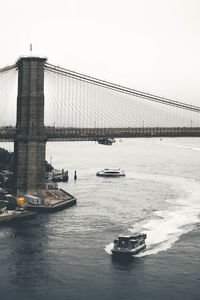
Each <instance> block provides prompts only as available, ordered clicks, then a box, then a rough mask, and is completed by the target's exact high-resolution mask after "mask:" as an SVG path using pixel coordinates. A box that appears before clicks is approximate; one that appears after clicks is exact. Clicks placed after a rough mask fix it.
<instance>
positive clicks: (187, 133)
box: [0, 127, 200, 142]
mask: <svg viewBox="0 0 200 300" xmlns="http://www.w3.org/2000/svg"><path fill="white" fill-rule="evenodd" d="M15 135H16V128H15V127H1V128H0V141H1V142H13V141H14V139H15ZM45 136H46V140H47V141H96V140H97V139H98V138H102V137H107V138H109V137H110V138H133V137H199V136H200V127H146V128H145V127H137V128H59V127H45Z"/></svg>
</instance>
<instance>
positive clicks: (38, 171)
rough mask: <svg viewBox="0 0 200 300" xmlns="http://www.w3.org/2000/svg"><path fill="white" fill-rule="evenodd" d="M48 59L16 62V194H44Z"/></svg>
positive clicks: (24, 58)
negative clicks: (45, 71) (46, 68)
mask: <svg viewBox="0 0 200 300" xmlns="http://www.w3.org/2000/svg"><path fill="white" fill-rule="evenodd" d="M45 61H46V58H39V57H22V58H20V59H19V60H18V61H17V67H18V96H17V124H16V136H15V141H14V155H15V171H14V182H15V186H14V193H15V194H16V195H19V196H21V195H24V194H32V195H39V196H42V195H44V193H45V150H46V138H45V134H44V64H45Z"/></svg>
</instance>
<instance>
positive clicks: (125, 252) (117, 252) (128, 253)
mask: <svg viewBox="0 0 200 300" xmlns="http://www.w3.org/2000/svg"><path fill="white" fill-rule="evenodd" d="M145 249H146V244H144V245H142V246H140V247H138V248H137V249H134V251H133V250H129V249H122V248H121V249H114V248H113V249H112V250H111V251H112V254H113V256H115V257H132V256H135V255H136V254H138V253H140V252H142V251H144V250H145Z"/></svg>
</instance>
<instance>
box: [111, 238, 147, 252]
mask: <svg viewBox="0 0 200 300" xmlns="http://www.w3.org/2000/svg"><path fill="white" fill-rule="evenodd" d="M146 238H147V235H146V234H145V233H135V234H134V235H126V236H125V235H120V236H118V238H117V239H115V240H114V246H113V249H112V250H111V251H112V254H113V255H114V256H121V257H122V256H123V257H131V256H134V255H136V254H138V253H139V252H141V251H143V250H144V249H145V248H146V244H145V239H146Z"/></svg>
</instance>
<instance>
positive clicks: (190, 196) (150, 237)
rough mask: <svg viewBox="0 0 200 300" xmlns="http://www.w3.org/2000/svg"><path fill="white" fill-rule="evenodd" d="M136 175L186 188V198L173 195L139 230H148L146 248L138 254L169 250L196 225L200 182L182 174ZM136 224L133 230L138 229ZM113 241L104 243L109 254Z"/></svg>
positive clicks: (139, 225) (146, 231)
mask: <svg viewBox="0 0 200 300" xmlns="http://www.w3.org/2000/svg"><path fill="white" fill-rule="evenodd" d="M135 176H136V177H137V178H141V179H144V178H145V179H148V178H149V179H151V180H152V179H153V180H156V181H160V182H162V183H163V182H165V183H167V184H170V186H172V187H173V188H176V189H178V190H179V191H180V190H182V191H183V193H182V194H183V198H178V199H173V201H172V200H170V201H167V202H169V204H170V205H169V208H168V209H167V210H159V211H155V212H154V213H153V216H152V217H151V219H149V220H148V221H146V222H144V221H143V222H142V225H141V224H137V227H140V232H143V233H146V234H147V239H146V245H147V249H146V250H145V251H144V252H141V253H139V254H137V255H136V256H137V257H141V256H146V255H152V254H157V253H158V252H160V251H166V250H167V249H169V248H171V247H172V245H173V244H174V243H175V242H176V241H178V239H179V238H180V236H181V235H182V234H184V233H187V232H189V231H191V230H193V229H194V227H195V224H196V223H198V222H199V216H200V201H199V198H200V185H199V183H197V182H196V181H194V180H190V179H187V180H186V179H184V178H179V177H167V176H160V175H159V176H158V175H155V176H154V175H152V174H151V175H150V174H135ZM135 229H137V228H136V227H135V224H133V229H128V230H129V231H130V232H135ZM112 247H113V243H111V244H109V245H107V246H106V247H105V251H106V252H107V253H108V254H112V252H111V249H112Z"/></svg>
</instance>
